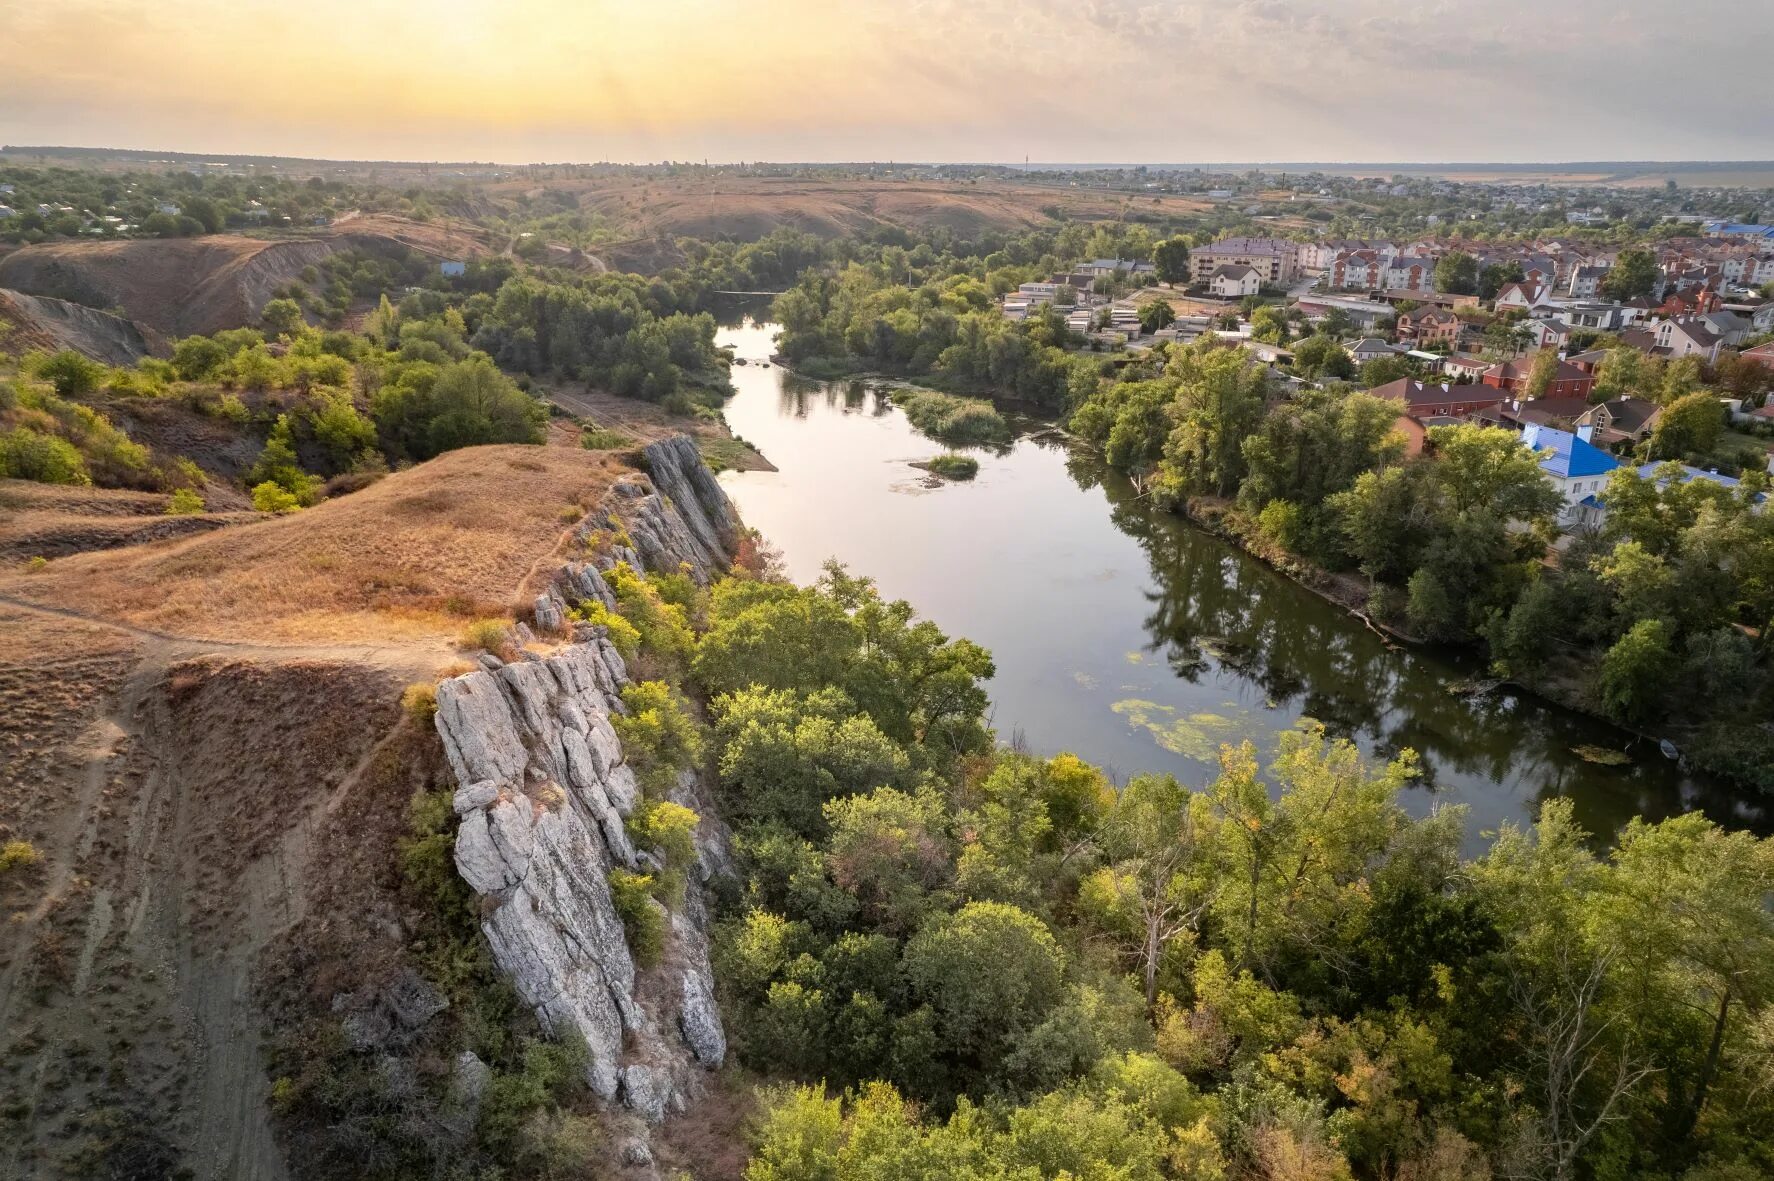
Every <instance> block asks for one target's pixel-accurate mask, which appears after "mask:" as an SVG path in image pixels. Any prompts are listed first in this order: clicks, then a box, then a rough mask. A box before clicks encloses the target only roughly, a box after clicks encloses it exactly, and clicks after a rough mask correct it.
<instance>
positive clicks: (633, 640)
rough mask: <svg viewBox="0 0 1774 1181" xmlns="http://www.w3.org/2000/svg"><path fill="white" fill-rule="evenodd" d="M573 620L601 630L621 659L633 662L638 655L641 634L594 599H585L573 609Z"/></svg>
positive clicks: (632, 625)
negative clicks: (614, 646)
mask: <svg viewBox="0 0 1774 1181" xmlns="http://www.w3.org/2000/svg"><path fill="white" fill-rule="evenodd" d="M573 618H574V619H576V620H578V621H579V622H581V623H589V624H593V625H595V626H597V627H601V628H603V629H604V632H605V634H606V635H608V636H609V637H610V643H612V644H614V645H616V651H618V652H620V653H621V654H622V659H624V660H633V659H634V658H635V657H636V656H637V655H639V654H640V650H641V633H640V632H639V631H637V630H635V626H634V624H632V623H630V622H628V620H626V619H624V618H623V617H622V616H620V615H618V614H616V613H615V612H614V611H612V610H610V609H609V608H608V607H606V606H604V605H603V604H602V603H600V602H598V601H597V600H596V599H587V600H586V601H585V602H583V603H581V604H579V606H577V607H575V608H574V609H573Z"/></svg>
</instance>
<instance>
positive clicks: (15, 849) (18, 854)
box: [0, 840, 43, 873]
mask: <svg viewBox="0 0 1774 1181" xmlns="http://www.w3.org/2000/svg"><path fill="white" fill-rule="evenodd" d="M42 860H43V854H41V853H39V852H37V846H35V845H33V844H32V843H31V842H30V841H17V840H15V841H7V842H6V844H4V845H0V873H11V872H13V871H14V870H20V869H30V868H31V867H32V866H34V865H36V864H37V863H38V862H39V861H42Z"/></svg>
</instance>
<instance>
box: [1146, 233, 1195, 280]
mask: <svg viewBox="0 0 1774 1181" xmlns="http://www.w3.org/2000/svg"><path fill="white" fill-rule="evenodd" d="M1152 265H1153V266H1154V267H1156V268H1157V271H1158V278H1159V279H1160V280H1161V281H1162V282H1165V283H1172V284H1174V283H1186V282H1188V279H1189V242H1188V239H1186V238H1166V239H1165V240H1164V241H1162V242H1160V243H1158V245H1157V246H1155V247H1153V249H1152Z"/></svg>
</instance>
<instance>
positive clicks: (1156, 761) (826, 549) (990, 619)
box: [721, 325, 1765, 848]
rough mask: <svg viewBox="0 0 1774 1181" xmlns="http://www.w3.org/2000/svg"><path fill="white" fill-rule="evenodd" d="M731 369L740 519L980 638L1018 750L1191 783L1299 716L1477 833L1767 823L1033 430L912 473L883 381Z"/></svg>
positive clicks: (804, 564)
mask: <svg viewBox="0 0 1774 1181" xmlns="http://www.w3.org/2000/svg"><path fill="white" fill-rule="evenodd" d="M721 339H722V341H723V343H732V344H734V345H736V346H737V348H738V349H739V354H740V355H741V356H746V357H757V356H768V355H769V352H770V333H769V331H768V329H767V327H759V326H749V325H748V326H746V327H743V328H728V329H725V330H724V331H723V334H722V338H721ZM734 380H735V384H736V386H737V388H738V390H739V393H738V395H737V396H736V397H735V398H734V399H733V400H732V401H731V402H730V403H729V405H728V408H727V417H728V420H729V421H730V422H731V423H732V425H733V427H734V429H735V430H736V431H738V433H739V434H741V435H743V436H744V437H745V438H747V439H749V440H750V441H751V442H753V443H754V444H756V445H758V446H759V447H761V448H762V450H763V451H764V453H765V454H766V455H767V456H769V458H770V459H771V461H772V462H773V463H775V464H776V465H777V467H778V468H779V469H780V470H779V471H777V472H773V473H744V474H734V473H729V474H727V475H726V476H724V477H723V479H724V482H725V483H726V486H727V488H728V490H729V492H730V493H731V494H732V496H733V497H734V499H735V500H736V501H737V502H738V504H739V507H740V511H741V513H742V514H743V515H744V516H745V518H746V520H747V521H748V523H750V524H752V525H753V526H755V527H757V528H759V529H761V530H762V531H763V532H764V533H765V535H766V536H768V537H770V538H771V540H772V541H774V542H775V543H776V544H778V545H780V546H781V547H782V548H783V550H784V553H785V555H786V557H787V560H788V562H789V566H790V571H791V573H792V574H793V576H794V577H796V578H797V579H798V580H808V579H811V578H813V577H816V576H817V574H818V568H819V565H820V564H821V563H822V562H823V561H824V560H825V559H826V558H827V557H837V558H838V559H839V560H841V561H843V562H845V563H846V564H848V565H850V566H851V567H852V568H853V569H855V570H857V571H858V572H861V573H865V574H869V575H871V576H873V577H875V578H876V579H877V581H878V582H879V583H880V584H881V587H882V590H883V592H884V593H886V594H888V595H891V596H894V597H901V598H906V599H909V600H910V601H911V602H912V603H913V604H915V605H916V606H917V607H918V609H919V610H920V611H921V612H922V613H924V614H926V615H928V616H930V617H931V618H933V619H935V620H936V621H937V622H938V623H939V624H940V625H941V626H943V627H944V628H945V629H947V630H949V631H950V632H952V633H956V634H961V635H966V636H969V637H971V638H973V639H975V640H977V641H979V642H980V643H982V644H985V645H986V646H987V647H988V648H990V649H991V650H992V653H993V656H994V659H995V660H996V662H997V667H998V676H997V678H996V679H995V680H994V681H993V683H992V685H991V686H990V688H991V691H992V695H993V699H994V702H995V711H996V712H995V714H994V718H993V721H994V723H995V725H996V726H997V728H998V730H999V732H1000V734H1001V735H1003V736H1005V737H1007V738H1008V737H1010V736H1012V735H1020V736H1021V737H1022V738H1023V740H1024V741H1026V742H1027V744H1028V745H1029V746H1030V747H1031V748H1032V749H1035V750H1038V751H1043V752H1053V751H1058V750H1073V751H1076V752H1077V753H1078V754H1080V755H1081V756H1083V757H1085V758H1087V759H1090V760H1091V761H1093V762H1096V763H1099V764H1101V765H1103V766H1105V767H1107V768H1108V769H1110V770H1111V772H1112V773H1114V774H1117V775H1119V776H1123V777H1124V776H1126V775H1129V774H1134V773H1138V772H1140V771H1146V770H1160V771H1170V772H1173V773H1175V774H1177V775H1178V776H1179V777H1181V778H1183V779H1184V780H1185V781H1187V782H1191V783H1200V782H1202V781H1203V780H1204V779H1205V778H1206V777H1208V776H1210V775H1211V774H1212V773H1213V771H1214V765H1213V762H1214V754H1215V751H1216V750H1217V749H1218V745H1219V743H1220V742H1222V741H1238V740H1240V739H1243V738H1245V737H1249V738H1250V739H1252V740H1253V741H1255V742H1256V743H1257V744H1258V745H1259V746H1260V747H1262V748H1263V749H1264V750H1265V752H1268V751H1272V750H1273V749H1274V746H1275V743H1276V740H1277V736H1278V735H1279V734H1280V733H1281V732H1282V731H1283V730H1285V729H1287V728H1289V727H1292V726H1297V725H1299V724H1301V723H1302V722H1303V721H1305V720H1308V719H1311V720H1316V721H1318V722H1320V723H1322V724H1324V725H1325V727H1326V728H1327V729H1328V730H1330V731H1331V732H1332V733H1334V734H1338V735H1347V736H1349V737H1351V738H1353V739H1354V740H1355V741H1356V742H1357V743H1358V744H1360V745H1361V746H1362V747H1363V749H1365V750H1367V751H1369V752H1371V753H1373V754H1375V755H1379V756H1385V755H1388V754H1392V753H1395V752H1397V751H1399V750H1402V749H1404V748H1405V747H1410V748H1412V749H1414V750H1416V751H1417V752H1418V753H1419V754H1420V755H1421V756H1422V763H1423V768H1424V775H1423V779H1422V781H1421V783H1420V784H1419V786H1418V787H1417V788H1414V789H1412V790H1411V791H1410V792H1409V793H1407V795H1408V800H1407V803H1408V804H1409V805H1410V806H1411V807H1412V808H1413V809H1414V810H1417V811H1423V810H1426V809H1427V808H1429V807H1430V806H1432V804H1434V803H1436V802H1457V803H1461V804H1465V805H1467V806H1469V807H1470V809H1471V812H1472V817H1471V821H1470V823H1469V826H1468V827H1469V832H1470V833H1471V837H1470V840H1471V842H1472V845H1473V847H1474V848H1477V847H1479V846H1480V845H1482V843H1483V839H1482V837H1481V836H1480V833H1482V832H1483V831H1484V830H1494V829H1495V828H1496V826H1497V825H1498V824H1500V823H1502V822H1503V821H1505V820H1526V819H1528V818H1530V817H1531V815H1532V813H1533V812H1534V810H1535V809H1536V808H1537V806H1538V803H1539V801H1541V800H1543V799H1545V798H1548V797H1552V796H1569V797H1571V798H1572V799H1573V800H1575V801H1576V803H1577V808H1578V814H1579V817H1580V819H1581V820H1582V822H1583V823H1584V824H1585V825H1586V826H1587V827H1589V828H1590V829H1591V830H1592V831H1596V832H1599V833H1607V832H1612V831H1613V830H1615V829H1616V828H1617V827H1618V826H1619V825H1621V824H1623V823H1625V821H1626V820H1627V819H1629V818H1630V817H1632V816H1633V815H1635V814H1643V815H1646V816H1649V817H1653V818H1656V817H1661V816H1665V815H1669V814H1672V813H1674V812H1678V811H1681V810H1684V809H1686V808H1689V807H1701V808H1704V809H1706V810H1707V811H1708V812H1709V813H1711V814H1713V815H1715V816H1717V817H1719V818H1720V819H1725V820H1730V821H1732V822H1736V823H1752V824H1756V825H1758V826H1760V825H1761V824H1762V823H1763V822H1764V821H1765V817H1764V815H1763V814H1762V813H1761V811H1760V809H1759V808H1752V807H1750V806H1749V805H1746V804H1742V803H1740V802H1738V801H1736V800H1735V799H1734V798H1733V796H1732V794H1731V793H1730V792H1729V791H1727V790H1724V789H1723V788H1722V787H1721V786H1719V785H1717V784H1713V783H1711V782H1708V781H1705V780H1702V779H1699V778H1696V777H1690V776H1687V775H1684V774H1683V773H1682V771H1681V770H1680V769H1679V768H1678V767H1677V766H1676V765H1675V764H1672V763H1670V762H1668V761H1666V760H1664V759H1663V758H1661V756H1659V755H1658V754H1657V752H1656V751H1655V750H1654V749H1651V748H1649V747H1648V744H1644V743H1640V744H1638V746H1637V747H1635V748H1633V749H1632V750H1631V752H1630V753H1631V754H1632V755H1633V756H1634V761H1633V762H1632V763H1630V764H1628V765H1626V766H1621V767H1607V766H1600V765H1595V764H1590V763H1586V762H1584V761H1583V760H1582V759H1581V758H1579V757H1578V756H1577V755H1576V754H1574V753H1573V748H1574V747H1577V746H1580V745H1585V744H1593V745H1597V746H1603V747H1614V748H1618V747H1620V746H1622V745H1623V743H1625V741H1626V736H1624V735H1622V734H1621V733H1620V732H1618V731H1615V730H1613V729H1612V728H1611V727H1607V726H1604V725H1601V724H1600V723H1597V722H1594V721H1592V720H1590V719H1587V718H1583V717H1580V716H1578V715H1574V714H1570V713H1567V712H1565V711H1563V710H1559V709H1556V708H1553V707H1551V706H1549V705H1547V704H1546V703H1544V702H1541V701H1539V700H1537V699H1534V698H1529V697H1523V696H1517V695H1514V694H1510V693H1495V694H1492V695H1489V696H1485V697H1479V698H1461V697H1455V696H1451V695H1450V694H1449V693H1448V692H1447V690H1446V686H1447V684H1448V683H1449V682H1450V681H1452V680H1456V679H1459V678H1462V677H1467V676H1471V675H1472V674H1474V673H1475V672H1477V671H1479V670H1477V669H1476V668H1473V667H1470V666H1469V664H1467V663H1466V662H1463V661H1462V660H1460V659H1459V658H1457V657H1455V656H1452V655H1449V654H1444V653H1427V652H1417V651H1399V650H1393V649H1391V648H1389V647H1388V645H1387V644H1386V643H1385V642H1384V641H1383V640H1382V639H1381V638H1380V637H1379V636H1378V635H1376V634H1375V633H1373V632H1372V631H1370V630H1368V629H1367V628H1366V627H1364V626H1363V625H1362V624H1361V623H1360V622H1359V621H1357V620H1355V619H1352V618H1351V617H1350V616H1348V615H1347V614H1346V613H1344V612H1343V611H1341V610H1340V609H1338V608H1336V607H1334V606H1332V605H1331V604H1328V603H1326V602H1325V601H1324V600H1322V599H1320V598H1319V597H1318V596H1316V595H1315V594H1313V593H1312V592H1310V591H1308V590H1306V589H1305V588H1303V587H1300V586H1298V585H1297V584H1295V583H1293V582H1290V581H1288V580H1287V579H1285V578H1282V577H1281V576H1279V575H1278V574H1276V573H1275V572H1274V571H1272V570H1270V569H1269V568H1268V567H1266V566H1264V565H1263V564H1262V563H1260V562H1257V561H1256V560H1254V559H1252V558H1250V557H1249V556H1248V555H1246V554H1244V553H1243V552H1242V551H1240V550H1237V549H1235V548H1233V547H1231V546H1229V545H1227V544H1225V543H1224V542H1221V541H1220V540H1218V539H1217V538H1214V537H1212V536H1210V535H1208V534H1205V533H1202V532H1201V531H1199V530H1196V529H1194V528H1191V527H1190V526H1188V525H1186V524H1185V523H1183V522H1182V521H1180V520H1178V519H1177V518H1176V517H1174V516H1172V515H1170V514H1167V513H1163V512H1160V511H1157V510H1155V509H1154V508H1153V507H1152V506H1151V505H1150V503H1149V502H1147V501H1145V500H1143V499H1141V498H1140V497H1139V496H1138V494H1137V493H1136V492H1135V490H1134V488H1133V487H1132V486H1131V485H1130V484H1129V483H1128V482H1127V481H1126V480H1124V479H1122V478H1120V477H1119V476H1117V475H1115V474H1114V473H1113V472H1110V471H1107V470H1105V469H1104V468H1103V466H1102V465H1101V464H1100V462H1099V461H1097V460H1096V459H1095V458H1094V457H1092V456H1090V455H1086V454H1081V453H1075V452H1072V451H1071V450H1069V449H1068V448H1067V447H1066V446H1065V445H1064V444H1063V443H1062V442H1059V441H1057V440H1056V439H1055V438H1054V437H1053V436H1052V435H1051V434H1043V433H1041V432H1039V431H1038V430H1031V431H1030V432H1028V433H1025V434H1024V436H1023V437H1021V438H1019V439H1018V441H1017V442H1016V443H1015V444H1014V446H1012V447H1009V448H1007V449H1003V450H1002V451H1001V452H996V453H994V451H988V450H984V449H973V454H974V455H975V456H976V457H977V458H979V460H980V463H981V470H980V473H979V477H978V478H977V479H976V480H974V481H972V482H971V483H968V484H956V485H948V486H945V487H941V488H938V489H936V490H934V491H927V490H919V489H916V488H915V486H914V484H913V482H912V481H909V480H908V479H907V477H908V476H909V475H911V474H912V473H911V472H910V470H909V468H908V463H909V461H911V460H914V459H921V458H928V457H929V456H930V455H932V454H934V453H935V452H936V451H939V450H941V449H942V448H941V447H940V446H939V445H937V444H934V443H932V442H931V441H930V440H928V439H926V438H924V437H922V436H921V435H919V434H918V433H917V432H916V431H915V430H913V429H912V428H911V427H910V425H909V424H908V423H907V422H906V421H905V419H904V416H903V415H902V414H900V413H898V412H897V411H896V410H895V409H894V408H893V406H892V404H891V401H890V397H889V396H888V391H887V389H886V388H884V387H883V386H882V385H881V384H880V383H876V382H871V381H845V382H831V383H828V382H816V381H808V380H804V379H800V378H796V377H794V376H793V375H791V374H788V373H786V372H785V371H783V370H782V369H780V368H779V367H776V366H770V367H768V368H758V367H755V366H740V367H737V368H735V370H734ZM1025 425H1029V426H1031V427H1034V426H1037V425H1038V424H1025ZM912 491H917V492H918V494H916V495H912V494H908V493H909V492H912ZM926 491H927V494H926Z"/></svg>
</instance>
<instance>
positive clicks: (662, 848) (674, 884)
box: [628, 800, 702, 905]
mask: <svg viewBox="0 0 1774 1181" xmlns="http://www.w3.org/2000/svg"><path fill="white" fill-rule="evenodd" d="M701 819H702V818H701V817H700V816H698V815H697V814H696V813H695V812H694V811H693V810H691V809H689V808H686V807H684V806H683V805H682V804H674V803H672V802H671V801H670V800H659V801H657V802H654V803H649V804H644V805H642V806H641V807H639V808H636V809H635V812H634V815H633V816H630V817H629V818H628V835H629V836H630V837H631V838H633V840H634V842H635V844H637V845H639V846H640V847H642V848H644V849H649V850H651V851H652V852H653V853H654V854H655V855H656V856H658V858H659V860H660V861H661V862H663V863H664V866H665V869H664V871H663V872H662V873H661V874H660V880H659V882H658V883H657V885H658V893H659V896H660V897H661V899H662V900H664V901H666V902H668V903H670V904H673V905H675V904H676V903H677V902H679V901H680V900H681V899H682V898H683V894H684V875H685V873H686V871H687V870H688V869H689V868H690V865H691V863H693V862H694V861H695V860H696V825H697V822H698V821H700V820H701Z"/></svg>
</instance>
